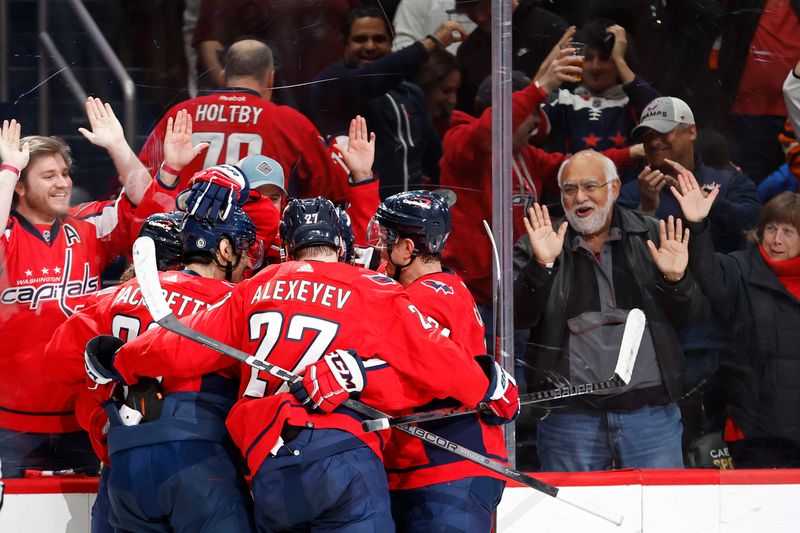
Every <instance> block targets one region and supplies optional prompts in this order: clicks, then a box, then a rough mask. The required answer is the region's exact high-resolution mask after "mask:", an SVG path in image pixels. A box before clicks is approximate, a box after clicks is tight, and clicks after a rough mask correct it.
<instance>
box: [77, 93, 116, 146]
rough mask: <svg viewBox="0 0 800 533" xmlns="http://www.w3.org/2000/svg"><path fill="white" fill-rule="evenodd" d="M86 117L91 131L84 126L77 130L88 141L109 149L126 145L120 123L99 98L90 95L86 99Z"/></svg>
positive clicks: (109, 107) (108, 106)
mask: <svg viewBox="0 0 800 533" xmlns="http://www.w3.org/2000/svg"><path fill="white" fill-rule="evenodd" d="M86 117H87V118H88V119H89V127H91V128H92V131H89V130H87V129H86V128H78V131H79V132H81V134H82V135H83V136H84V137H86V139H87V140H88V141H89V142H90V143H92V144H94V145H95V146H99V147H101V148H105V149H106V150H109V151H111V150H112V149H114V148H116V147H119V146H120V145H121V146H127V145H128V141H126V140H125V132H124V131H123V130H122V124H120V122H119V120H118V119H117V116H116V115H115V114H114V111H113V110H112V109H111V106H110V105H108V104H104V103H103V101H102V100H100V99H99V98H94V97H92V96H90V97H89V98H88V99H87V100H86Z"/></svg>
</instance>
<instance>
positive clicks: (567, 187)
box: [561, 180, 614, 197]
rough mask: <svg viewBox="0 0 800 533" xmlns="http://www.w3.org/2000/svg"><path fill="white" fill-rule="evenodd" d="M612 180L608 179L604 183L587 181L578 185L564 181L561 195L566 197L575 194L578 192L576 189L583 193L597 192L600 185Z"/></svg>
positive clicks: (603, 185) (602, 185)
mask: <svg viewBox="0 0 800 533" xmlns="http://www.w3.org/2000/svg"><path fill="white" fill-rule="evenodd" d="M612 181H614V180H608V181H607V182H605V183H597V182H595V181H589V182H586V183H581V184H580V185H576V184H574V183H565V184H564V185H562V186H561V195H562V196H568V197H571V196H575V195H576V194H578V189H580V190H582V191H583V194H592V193H595V192H597V189H599V188H600V187H605V186H606V185H608V184H609V183H611V182H612Z"/></svg>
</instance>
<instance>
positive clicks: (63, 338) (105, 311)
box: [45, 271, 238, 461]
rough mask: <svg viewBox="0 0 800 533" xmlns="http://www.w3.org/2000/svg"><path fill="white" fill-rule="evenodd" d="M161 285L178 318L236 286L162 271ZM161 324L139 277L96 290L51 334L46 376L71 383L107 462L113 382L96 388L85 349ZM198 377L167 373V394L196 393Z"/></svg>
mask: <svg viewBox="0 0 800 533" xmlns="http://www.w3.org/2000/svg"><path fill="white" fill-rule="evenodd" d="M159 278H160V280H161V286H162V288H163V289H164V290H165V291H166V298H167V303H168V304H169V305H170V309H172V312H173V313H174V314H175V315H176V316H178V317H182V316H188V315H190V314H192V313H196V312H198V311H200V310H203V309H207V308H208V307H209V306H210V305H211V304H213V303H214V302H216V301H217V300H219V299H221V298H223V297H224V296H225V295H226V294H228V293H230V291H231V289H232V287H233V285H232V284H230V283H228V282H226V281H222V280H215V279H208V278H203V277H200V276H197V275H193V274H191V273H188V272H185V271H184V272H179V271H170V272H161V273H159ZM153 327H158V325H157V324H156V323H155V322H153V319H152V318H151V316H150V312H149V311H148V310H147V308H146V307H145V306H144V301H143V300H142V295H141V292H140V290H139V284H138V282H137V281H136V279H135V278H134V279H131V280H130V281H128V282H126V283H124V284H122V285H121V286H119V287H115V288H113V289H106V290H105V291H103V292H102V293H98V297H97V298H96V299H94V301H93V302H91V303H90V304H87V306H86V307H85V308H84V309H82V310H80V311H79V312H77V313H75V314H74V315H72V316H71V317H70V318H69V319H68V320H67V321H66V322H64V323H63V324H62V325H61V326H60V327H59V328H58V329H57V330H56V332H55V333H54V334H53V337H52V339H51V340H50V342H49V343H48V344H47V348H46V349H45V361H46V363H47V366H46V368H47V370H48V373H47V377H48V378H49V379H50V380H51V381H53V382H56V383H61V384H63V385H64V386H65V387H69V388H70V389H71V390H73V391H74V393H75V394H77V398H76V400H75V403H76V408H75V410H76V413H77V414H78V421H79V422H80V425H81V427H82V428H83V429H85V430H86V431H88V432H89V436H90V437H91V441H92V446H93V448H94V450H95V452H96V453H97V454H98V456H99V457H100V458H101V459H104V458H105V459H104V460H105V461H107V448H106V445H105V435H104V434H103V432H102V428H103V426H104V425H105V421H106V420H107V417H106V415H105V411H104V410H103V408H102V407H101V403H102V402H103V401H105V400H107V399H108V397H109V395H110V385H106V386H98V385H96V384H95V383H93V382H91V381H89V380H88V377H87V376H86V369H85V366H84V355H83V352H84V350H85V348H86V343H87V342H88V341H89V340H90V339H91V338H92V337H94V336H96V335H114V336H115V337H119V338H120V339H123V340H125V341H129V340H133V339H135V338H136V337H138V336H139V335H140V334H141V333H143V332H145V331H146V330H148V329H150V328H153ZM230 367H231V368H230V369H231V370H232V371H233V372H235V374H232V375H236V376H238V367H237V365H236V364H235V362H233V361H232V364H231V365H230ZM200 382H201V379H200V376H194V378H193V379H188V380H184V379H182V380H174V379H172V377H171V376H164V381H163V383H162V389H163V391H164V392H165V393H170V392H177V391H192V392H194V391H197V390H198V389H199V387H200Z"/></svg>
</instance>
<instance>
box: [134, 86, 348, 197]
mask: <svg viewBox="0 0 800 533" xmlns="http://www.w3.org/2000/svg"><path fill="white" fill-rule="evenodd" d="M181 109H186V110H187V111H188V113H189V114H190V115H191V117H192V144H194V145H197V144H199V143H201V142H207V143H209V147H208V149H206V150H205V151H204V152H203V153H201V154H200V155H199V156H198V157H196V158H195V159H194V160H193V161H192V162H191V163H189V164H188V165H187V166H186V167H184V168H183V169H181V173H180V181H179V189H185V188H186V187H187V184H188V181H189V178H191V176H192V175H193V174H194V173H195V172H197V171H199V170H202V169H204V168H208V167H211V166H214V165H220V164H223V163H230V164H236V162H238V161H239V160H240V159H242V158H243V157H245V156H248V155H253V154H263V155H266V156H268V157H271V158H272V159H275V160H276V161H277V162H278V163H280V164H281V166H282V167H283V171H284V175H285V176H286V187H285V189H286V190H287V191H289V192H290V194H293V195H295V196H298V197H303V198H305V197H312V196H319V195H321V196H325V197H327V198H329V199H331V200H333V201H338V200H340V199H343V198H344V196H345V194H346V191H347V176H348V173H347V171H345V170H344V167H342V166H341V165H339V164H337V163H336V162H335V160H334V158H333V156H332V154H331V152H330V150H329V149H328V147H327V146H325V144H324V143H323V141H322V138H321V137H320V134H319V132H318V131H317V129H316V128H315V127H314V125H313V124H312V123H311V121H310V120H308V119H307V118H306V117H305V116H304V115H302V114H301V113H300V112H298V111H296V110H294V109H292V108H291V107H287V106H279V105H275V104H273V103H272V102H269V101H267V100H264V99H263V98H261V97H260V96H259V95H258V93H256V92H255V91H250V90H247V89H230V90H225V91H219V92H215V93H212V94H209V95H207V96H200V97H198V98H192V99H191V100H187V101H185V102H181V103H180V104H178V105H176V106H174V107H172V108H171V109H170V110H169V111H167V113H166V114H165V115H164V117H163V118H162V119H161V120H160V121H159V122H158V124H156V127H155V128H154V129H153V131H152V133H151V134H150V136H149V137H148V138H147V141H146V142H145V145H144V147H143V148H142V151H141V152H140V153H139V159H141V161H142V163H144V165H145V166H146V167H147V168H148V169H149V170H150V172H151V174H152V175H155V171H156V170H157V169H158V166H159V165H160V164H161V162H162V161H163V160H164V135H165V132H166V128H167V120H168V119H169V118H170V117H173V118H174V117H175V115H176V114H177V113H178V111H180V110H181Z"/></svg>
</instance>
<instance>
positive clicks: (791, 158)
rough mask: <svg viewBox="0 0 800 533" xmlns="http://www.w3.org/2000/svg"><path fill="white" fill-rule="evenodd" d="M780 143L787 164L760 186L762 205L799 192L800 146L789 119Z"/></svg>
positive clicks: (759, 195)
mask: <svg viewBox="0 0 800 533" xmlns="http://www.w3.org/2000/svg"><path fill="white" fill-rule="evenodd" d="M787 102H788V99H787ZM778 141H779V142H780V143H781V147H782V148H783V152H784V153H785V154H786V162H785V163H784V164H782V165H781V166H780V167H778V169H777V170H775V171H774V172H773V173H772V174H770V175H769V176H767V177H766V179H764V181H762V182H761V183H759V184H758V189H757V190H758V199H759V200H760V201H761V203H767V202H768V201H769V200H771V199H772V198H774V197H775V196H777V195H779V194H780V193H782V192H783V191H791V192H797V188H798V179H800V145H798V144H797V137H796V136H795V133H794V130H793V129H792V124H791V121H790V119H788V118H787V119H786V122H785V123H784V125H783V131H782V132H781V133H780V135H778Z"/></svg>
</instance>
